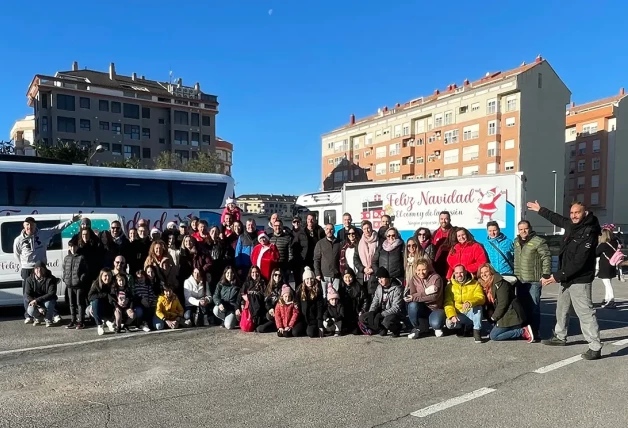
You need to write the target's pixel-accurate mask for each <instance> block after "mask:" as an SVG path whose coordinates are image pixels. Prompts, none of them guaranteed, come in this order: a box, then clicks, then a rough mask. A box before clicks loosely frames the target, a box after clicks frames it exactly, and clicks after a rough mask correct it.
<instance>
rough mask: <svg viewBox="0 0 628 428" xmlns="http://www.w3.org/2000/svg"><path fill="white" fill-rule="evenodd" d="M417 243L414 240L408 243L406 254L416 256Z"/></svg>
mask: <svg viewBox="0 0 628 428" xmlns="http://www.w3.org/2000/svg"><path fill="white" fill-rule="evenodd" d="M416 248H417V243H416V242H414V240H410V241H408V254H410V255H413V254H416Z"/></svg>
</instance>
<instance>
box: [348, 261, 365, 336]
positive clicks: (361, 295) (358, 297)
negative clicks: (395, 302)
mask: <svg viewBox="0 0 628 428" xmlns="http://www.w3.org/2000/svg"><path fill="white" fill-rule="evenodd" d="M342 282H343V283H344V287H343V288H342V289H343V290H344V293H343V302H342V303H343V305H344V315H345V316H344V322H343V328H344V329H345V331H346V332H348V333H352V334H360V329H359V328H358V317H359V316H360V315H361V314H363V313H364V312H367V311H368V308H369V306H368V293H367V291H366V287H365V286H364V285H363V284H360V282H359V281H358V280H357V278H356V274H355V272H354V271H353V269H351V268H349V267H348V268H346V269H345V271H344V274H343V276H342Z"/></svg>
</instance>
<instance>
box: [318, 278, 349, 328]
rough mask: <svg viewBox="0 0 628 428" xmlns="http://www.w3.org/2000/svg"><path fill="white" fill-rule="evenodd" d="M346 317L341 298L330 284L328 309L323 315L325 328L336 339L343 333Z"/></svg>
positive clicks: (328, 288)
mask: <svg viewBox="0 0 628 428" xmlns="http://www.w3.org/2000/svg"><path fill="white" fill-rule="evenodd" d="M344 317H345V309H344V306H343V304H342V303H341V302H340V296H339V295H338V292H337V291H336V290H335V289H334V287H333V286H332V285H331V284H330V285H329V287H327V309H325V312H324V314H323V327H325V330H326V331H327V332H329V333H334V337H338V336H340V334H341V333H342V321H343V319H344Z"/></svg>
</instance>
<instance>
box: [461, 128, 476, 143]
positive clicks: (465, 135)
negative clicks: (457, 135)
mask: <svg viewBox="0 0 628 428" xmlns="http://www.w3.org/2000/svg"><path fill="white" fill-rule="evenodd" d="M479 136H480V125H479V124H476V125H469V126H465V127H464V128H462V140H463V141H467V140H473V139H476V138H478V137H479Z"/></svg>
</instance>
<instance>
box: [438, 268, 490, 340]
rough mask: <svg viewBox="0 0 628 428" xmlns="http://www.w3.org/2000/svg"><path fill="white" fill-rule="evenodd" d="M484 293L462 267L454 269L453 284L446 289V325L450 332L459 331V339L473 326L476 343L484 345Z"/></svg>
mask: <svg viewBox="0 0 628 428" xmlns="http://www.w3.org/2000/svg"><path fill="white" fill-rule="evenodd" d="M483 304H484V291H483V290H482V286H481V285H480V284H479V283H478V282H477V281H476V280H475V279H474V278H473V275H471V274H470V273H469V272H467V270H466V269H465V268H464V266H462V265H458V266H456V267H454V271H453V274H452V276H451V283H450V284H448V285H447V288H445V303H444V309H445V316H446V317H447V320H446V322H445V323H446V325H447V328H448V329H450V330H458V331H457V333H456V334H457V335H458V337H464V336H465V335H466V333H467V332H468V331H469V330H470V327H471V326H473V339H474V340H475V343H482V334H481V329H482V305H483Z"/></svg>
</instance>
